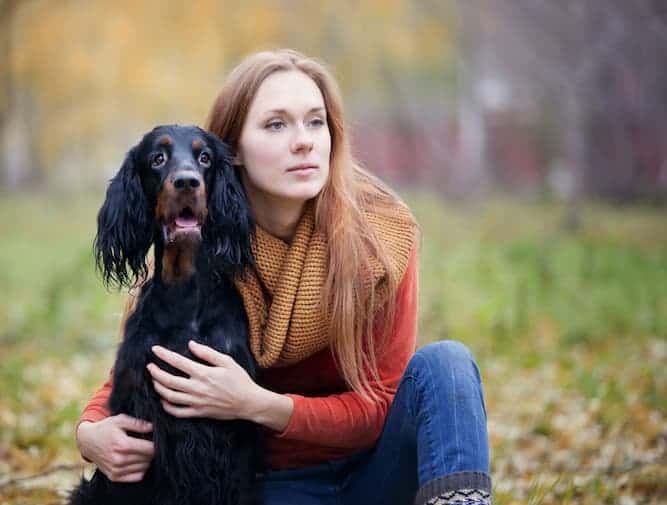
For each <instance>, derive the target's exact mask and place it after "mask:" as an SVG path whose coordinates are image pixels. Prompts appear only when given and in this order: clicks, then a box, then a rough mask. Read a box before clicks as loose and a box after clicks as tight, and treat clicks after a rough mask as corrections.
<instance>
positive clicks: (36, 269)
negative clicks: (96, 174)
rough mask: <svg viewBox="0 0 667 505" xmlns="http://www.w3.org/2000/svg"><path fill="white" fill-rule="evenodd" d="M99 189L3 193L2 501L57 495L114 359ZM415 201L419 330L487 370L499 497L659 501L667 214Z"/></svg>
mask: <svg viewBox="0 0 667 505" xmlns="http://www.w3.org/2000/svg"><path fill="white" fill-rule="evenodd" d="M101 198H102V196H101V194H100V195H95V196H90V197H76V198H70V197H60V198H59V197H55V196H46V195H32V196H7V195H3V196H1V197H0V216H2V219H1V220H0V237H1V239H0V356H1V357H2V358H1V364H2V366H1V368H0V502H1V503H7V504H19V503H22V504H30V503H41V504H44V503H54V504H55V503H61V502H62V500H63V498H62V496H63V490H65V489H67V488H68V487H70V486H71V485H72V484H73V483H74V482H75V481H76V480H77V478H78V476H79V475H80V472H81V467H80V465H79V459H78V456H77V453H76V449H75V447H74V441H73V435H72V433H73V427H74V423H75V421H76V419H77V416H78V413H79V411H80V409H81V407H82V406H83V404H84V403H85V401H86V399H87V398H88V397H89V396H90V395H91V393H92V392H93V390H94V389H95V388H96V387H98V386H99V385H100V384H101V383H102V381H103V380H104V378H105V376H106V374H107V373H108V369H109V367H110V365H111V363H112V360H113V354H114V349H115V346H116V343H117V338H118V337H117V328H118V323H119V319H120V311H121V307H122V304H123V301H124V295H123V294H122V293H110V292H107V291H105V289H104V288H103V287H102V284H101V282H100V280H99V278H98V277H97V276H96V275H95V272H94V268H93V262H92V255H91V244H92V238H93V236H94V226H95V214H96V211H97V207H98V205H99V203H100V202H101ZM409 201H410V203H411V205H412V207H413V209H414V211H415V213H416V214H417V217H418V219H419V221H420V223H421V226H422V235H423V238H422V252H421V274H420V283H421V287H420V343H421V344H424V343H427V342H430V341H433V340H440V339H445V338H447V339H450V338H451V339H457V340H461V341H463V342H464V343H466V344H467V345H468V346H469V347H470V348H471V349H472V350H473V352H474V353H475V355H476V357H477V361H478V364H479V366H480V368H481V371H482V377H483V381H484V386H485V394H486V402H487V411H488V415H489V424H488V426H489V434H490V440H491V446H492V473H493V478H494V493H495V503H497V504H514V503H529V504H539V503H542V504H556V503H558V504H561V503H577V504H599V503H608V504H614V503H618V504H622V505H629V504H633V503H665V502H667V215H666V214H665V211H664V210H659V209H651V208H641V207H629V208H623V209H620V208H615V207H609V206H603V205H594V204H590V205H587V206H585V207H584V208H583V211H582V226H581V228H580V229H579V230H578V231H577V232H565V231H564V230H563V229H562V227H561V222H562V218H563V213H564V209H562V208H559V207H558V206H557V205H554V204H535V203H517V202H500V201H498V202H492V203H487V204H485V205H483V206H482V205H480V206H475V207H466V208H461V207H452V206H447V205H445V204H443V203H442V202H440V201H439V200H437V199H435V198H432V197H428V196H425V195H419V196H412V197H410V198H409Z"/></svg>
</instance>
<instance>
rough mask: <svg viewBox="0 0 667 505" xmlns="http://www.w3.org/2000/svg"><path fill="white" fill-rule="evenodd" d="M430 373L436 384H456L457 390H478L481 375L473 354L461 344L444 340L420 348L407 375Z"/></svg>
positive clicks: (411, 361) (410, 363)
mask: <svg viewBox="0 0 667 505" xmlns="http://www.w3.org/2000/svg"><path fill="white" fill-rule="evenodd" d="M425 372H427V373H429V374H430V375H431V380H432V381H434V382H436V383H437V382H441V381H444V382H451V381H455V382H456V388H457V389H459V388H464V389H467V388H469V387H473V388H475V389H477V388H478V387H479V386H480V384H481V380H480V375H479V369H478V368H477V364H476V363H475V360H474V358H473V355H472V353H471V352H470V350H469V349H468V347H466V346H465V345H464V344H462V343H461V342H458V341H456V340H442V341H439V342H433V343H430V344H427V345H425V346H424V347H422V348H420V349H419V350H418V351H417V352H416V353H415V355H414V356H413V357H412V359H411V360H410V362H409V363H408V367H407V370H406V375H412V376H415V375H417V376H418V375H420V374H423V373H425Z"/></svg>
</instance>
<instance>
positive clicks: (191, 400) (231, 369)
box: [147, 341, 261, 420]
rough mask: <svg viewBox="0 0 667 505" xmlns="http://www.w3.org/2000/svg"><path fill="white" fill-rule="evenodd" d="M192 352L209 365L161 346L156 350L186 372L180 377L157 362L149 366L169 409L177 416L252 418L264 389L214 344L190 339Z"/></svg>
mask: <svg viewBox="0 0 667 505" xmlns="http://www.w3.org/2000/svg"><path fill="white" fill-rule="evenodd" d="M189 347H190V350H191V351H192V353H193V354H194V355H195V356H197V357H198V358H200V359H201V360H202V361H204V362H206V363H210V366H209V365H205V364H202V363H198V362H196V361H193V360H191V359H188V358H186V357H185V356H183V355H181V354H178V353H175V352H172V351H170V350H168V349H165V348H164V347H161V346H154V347H153V348H152V350H153V353H155V355H156V356H157V357H158V358H160V359H161V360H163V361H164V362H166V363H168V364H170V365H171V366H173V367H174V368H178V369H179V370H181V371H182V372H184V373H186V374H187V375H188V377H180V376H177V375H172V374H170V373H168V372H165V371H164V370H162V369H161V368H160V367H158V366H157V365H156V364H155V363H149V364H148V366H147V368H148V371H149V372H150V374H151V376H152V377H153V384H154V386H155V391H157V393H158V394H159V395H160V396H161V397H162V406H163V408H164V410H165V411H167V412H168V413H169V414H171V415H172V416H175V417H208V418H213V419H220V420H230V419H251V418H252V416H253V414H252V412H253V401H254V400H255V399H256V398H258V397H259V396H260V395H261V388H260V387H259V386H258V385H257V384H256V383H255V382H254V381H253V380H252V379H251V378H250V376H249V375H248V373H247V372H246V371H245V369H244V368H243V367H241V366H240V365H239V364H238V363H237V362H236V361H234V359H233V358H232V357H231V356H228V355H227V354H222V353H220V352H218V351H216V350H215V349H212V348H211V347H208V346H205V345H202V344H198V343H196V342H194V341H190V342H189Z"/></svg>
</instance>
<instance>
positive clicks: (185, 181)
mask: <svg viewBox="0 0 667 505" xmlns="http://www.w3.org/2000/svg"><path fill="white" fill-rule="evenodd" d="M200 184H201V179H200V177H199V174H197V173H196V172H178V173H177V174H176V175H175V176H174V187H175V188H176V189H177V190H180V191H184V190H187V189H194V188H198V187H199V185H200Z"/></svg>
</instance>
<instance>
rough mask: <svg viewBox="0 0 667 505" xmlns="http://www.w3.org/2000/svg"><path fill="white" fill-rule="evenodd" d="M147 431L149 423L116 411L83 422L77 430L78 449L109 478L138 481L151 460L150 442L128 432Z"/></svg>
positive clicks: (117, 480)
mask: <svg viewBox="0 0 667 505" xmlns="http://www.w3.org/2000/svg"><path fill="white" fill-rule="evenodd" d="M128 431H130V432H134V433H150V432H151V431H153V427H152V425H151V424H150V423H149V422H147V421H143V420H141V419H136V418H134V417H130V416H127V415H125V414H118V415H116V416H111V417H107V418H106V419H102V420H101V421H97V422H95V423H93V422H90V421H84V422H82V423H81V424H80V425H79V427H78V429H77V431H76V442H77V445H78V446H79V452H81V456H83V457H84V458H85V459H87V460H90V461H92V462H93V463H95V464H96V465H97V467H98V468H99V469H100V471H101V472H102V473H103V474H104V475H106V476H107V477H108V478H109V480H110V481H112V482H139V481H140V480H141V479H142V478H143V477H144V474H145V473H146V470H148V467H149V466H150V464H151V461H152V460H153V454H154V448H153V442H151V441H150V440H144V439H141V438H135V437H131V436H129V435H128V434H127V432H128Z"/></svg>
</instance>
